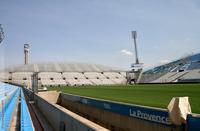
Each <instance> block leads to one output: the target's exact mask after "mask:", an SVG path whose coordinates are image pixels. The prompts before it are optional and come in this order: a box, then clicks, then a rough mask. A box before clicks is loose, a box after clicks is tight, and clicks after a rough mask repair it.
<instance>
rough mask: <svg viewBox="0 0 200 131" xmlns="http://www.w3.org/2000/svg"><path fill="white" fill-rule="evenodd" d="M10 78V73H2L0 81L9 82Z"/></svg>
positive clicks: (0, 73)
mask: <svg viewBox="0 0 200 131" xmlns="http://www.w3.org/2000/svg"><path fill="white" fill-rule="evenodd" d="M9 78H10V74H9V73H8V72H0V81H2V82H8V81H9Z"/></svg>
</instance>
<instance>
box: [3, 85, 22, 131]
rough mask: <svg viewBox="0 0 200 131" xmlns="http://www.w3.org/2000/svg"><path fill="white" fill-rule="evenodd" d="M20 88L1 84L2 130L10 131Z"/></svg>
mask: <svg viewBox="0 0 200 131" xmlns="http://www.w3.org/2000/svg"><path fill="white" fill-rule="evenodd" d="M18 96H19V88H18V87H16V86H13V85H9V84H4V83H1V82H0V118H1V119H0V130H2V131H4V130H5V131H6V130H9V128H10V124H11V120H12V112H13V111H14V108H15V105H16V101H17V98H18Z"/></svg>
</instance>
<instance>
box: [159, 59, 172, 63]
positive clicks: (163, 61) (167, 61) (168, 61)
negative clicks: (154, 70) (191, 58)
mask: <svg viewBox="0 0 200 131" xmlns="http://www.w3.org/2000/svg"><path fill="white" fill-rule="evenodd" d="M170 62H171V60H168V59H165V60H160V63H161V64H167V63H170Z"/></svg>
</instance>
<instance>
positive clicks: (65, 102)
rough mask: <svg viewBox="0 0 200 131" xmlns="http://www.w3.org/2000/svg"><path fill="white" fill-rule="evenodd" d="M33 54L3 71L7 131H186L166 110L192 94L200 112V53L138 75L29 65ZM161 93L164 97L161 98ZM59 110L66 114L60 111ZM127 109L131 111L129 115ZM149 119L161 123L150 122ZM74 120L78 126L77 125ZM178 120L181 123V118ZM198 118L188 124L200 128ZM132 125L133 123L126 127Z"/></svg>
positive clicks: (91, 66) (64, 65)
mask: <svg viewBox="0 0 200 131" xmlns="http://www.w3.org/2000/svg"><path fill="white" fill-rule="evenodd" d="M28 51H29V49H27V45H26V46H25V47H24V55H25V57H24V58H25V60H24V61H25V64H24V65H19V66H13V67H8V68H5V69H2V70H1V72H0V80H1V82H2V83H1V87H3V88H2V89H3V90H1V105H2V107H1V109H2V110H1V114H2V117H3V119H1V123H2V125H1V126H2V127H4V128H3V129H5V130H8V129H9V130H12V129H19V128H21V129H24V130H29V129H30V130H58V129H59V130H76V128H78V130H90V129H92V130H99V129H101V130H134V129H136V130H149V128H150V127H151V128H152V129H153V130H154V129H156V130H157V129H158V130H171V129H173V130H181V129H182V128H183V127H182V125H180V123H179V124H177V125H176V124H173V123H172V122H171V121H170V120H169V119H171V118H169V116H168V112H167V110H166V106H167V104H168V103H169V102H170V100H171V99H172V98H173V97H174V96H189V97H190V104H191V107H192V109H193V111H194V112H195V113H200V110H199V84H198V83H199V82H200V54H195V55H191V56H187V57H184V58H181V59H178V60H175V61H173V62H170V63H168V64H164V65H161V66H157V67H154V68H152V69H149V70H146V71H143V72H141V73H140V74H139V75H138V69H137V70H135V69H134V67H133V69H132V70H131V71H130V70H129V71H125V70H122V69H118V68H114V67H110V66H103V65H96V64H86V63H75V62H71V63H69V62H47V63H38V64H28V63H26V62H28V57H27V56H28V55H27V53H28ZM136 59H137V58H136ZM136 76H138V77H137V81H136V82H135V84H133V85H131V83H132V82H130V81H132V80H133V81H135V79H136ZM4 83H7V84H4ZM162 84H163V85H162ZM20 87H23V88H20ZM145 90H146V91H148V93H145V92H146V91H145ZM183 90H184V91H183ZM56 91H61V92H56ZM152 91H153V92H152ZM172 92H173V93H172ZM158 93H163V95H162V96H161V97H158V99H155V98H157V97H154V96H156V95H158ZM72 94H73V95H72ZM19 98H20V99H21V101H20V100H19ZM45 101H46V102H48V104H47V103H45ZM19 103H21V104H20V105H19ZM49 104H50V105H51V106H52V107H51V106H50V105H49ZM20 106H21V107H20ZM19 107H20V109H19ZM16 108H18V111H19V110H20V112H21V114H20V115H17V113H16V112H17V111H16V110H17V109H16ZM55 108H59V109H60V110H59V111H55V110H56V109H55ZM127 108H128V109H130V111H126V109H127ZM52 111H53V112H55V114H59V112H60V113H61V112H62V114H63V113H64V114H63V115H67V116H66V117H65V118H61V116H59V115H56V116H55V115H53V114H51V112H52ZM68 111H70V113H69V112H68ZM126 112H129V113H130V114H126ZM49 113H50V114H49ZM74 113H75V114H74ZM113 113H114V114H113ZM158 114H160V116H159V115H158ZM74 115H75V116H74ZM145 115H147V116H148V115H152V116H154V117H155V118H156V119H155V120H154V119H152V118H151V117H148V118H145ZM13 116H15V117H19V118H18V119H20V122H19V121H17V120H13V119H14V118H13ZM71 117H72V118H73V119H74V120H73V121H77V122H78V123H76V124H75V123H74V122H72V118H71ZM74 117H76V118H74ZM101 117H102V118H101ZM130 117H131V118H130ZM160 117H161V118H160ZM27 118H28V119H27ZM69 118H70V119H69ZM175 118H176V119H178V116H176V117H175ZM4 119H5V120H4ZM54 119H55V120H56V121H57V123H58V124H55V123H56V122H55V121H54ZM111 119H112V120H111ZM122 119H123V120H124V122H122V121H120V123H119V121H118V120H122ZM161 119H162V120H161ZM179 119H180V118H179ZM198 119H199V115H198V114H194V115H188V116H187V123H191V121H192V124H194V122H193V121H194V120H195V121H197V122H196V124H197V125H198V124H199V123H198ZM115 120H116V121H115ZM59 121H60V122H59ZM62 121H63V122H64V123H63V122H62ZM66 121H68V122H69V123H70V124H66V123H65V122H66ZM83 121H87V122H86V123H85V122H83ZM117 121H118V122H117ZM150 121H154V122H153V123H152V122H150ZM127 122H128V123H130V125H129V124H125V123H127ZM17 123H18V124H17ZM117 123H118V124H117ZM136 123H137V125H140V126H138V127H137V128H133V127H132V126H131V125H132V124H136ZM60 124H61V125H60ZM192 124H191V125H189V124H187V126H186V129H187V130H194V129H195V130H198V128H197V127H196V126H193V125H192ZM10 125H15V126H14V127H13V126H10ZM16 125H21V126H22V127H19V126H16ZM69 125H70V126H69ZM91 125H93V126H91ZM143 125H145V126H143ZM71 126H72V127H71Z"/></svg>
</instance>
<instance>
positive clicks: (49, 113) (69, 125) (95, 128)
mask: <svg viewBox="0 0 200 131" xmlns="http://www.w3.org/2000/svg"><path fill="white" fill-rule="evenodd" d="M53 94H54V95H55V94H56V93H53ZM40 95H41V94H40ZM44 96H45V94H43V97H44ZM56 97H58V95H57V94H56V95H55V97H54V98H56ZM52 98H53V97H52ZM34 101H35V105H36V106H37V107H38V109H39V110H40V111H41V112H42V113H43V115H44V116H45V117H46V119H47V120H48V122H49V123H50V124H51V125H52V126H53V128H54V130H56V131H62V130H63V131H64V130H69V131H77V130H81V131H108V130H107V129H105V128H104V127H101V126H99V125H97V124H95V123H93V122H91V121H89V120H87V119H85V118H83V117H81V116H79V115H77V114H75V113H73V112H71V111H69V110H67V109H65V108H63V107H62V106H60V105H57V104H55V103H54V102H55V99H52V100H50V102H48V101H47V100H45V99H44V98H42V97H40V96H39V95H35V97H34ZM53 103H54V104H53Z"/></svg>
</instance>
